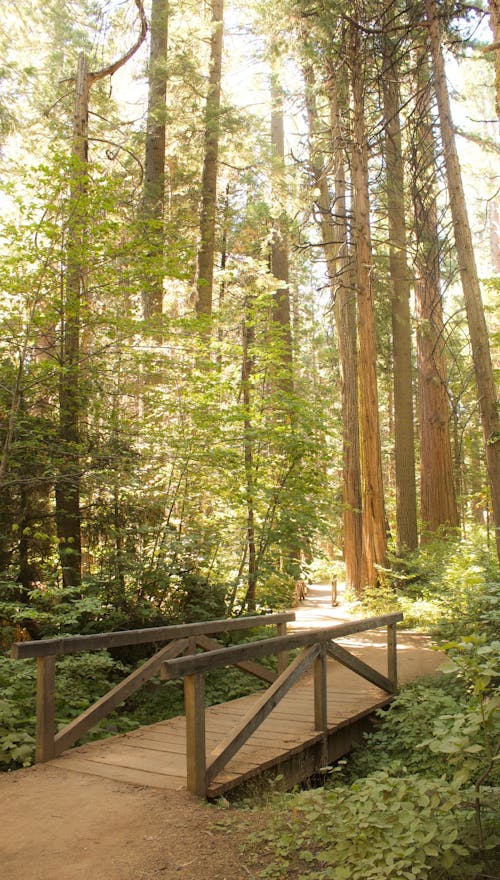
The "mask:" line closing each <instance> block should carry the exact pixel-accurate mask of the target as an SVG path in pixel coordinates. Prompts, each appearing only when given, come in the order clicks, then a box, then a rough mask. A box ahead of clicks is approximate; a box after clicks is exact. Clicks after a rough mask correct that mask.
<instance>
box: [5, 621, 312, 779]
mask: <svg viewBox="0 0 500 880" xmlns="http://www.w3.org/2000/svg"><path fill="white" fill-rule="evenodd" d="M292 620H295V612H293V611H287V612H281V613H279V614H265V615H264V614H263V615H258V616H253V617H238V618H230V619H224V620H210V621H201V622H198V623H189V624H180V625H175V626H160V627H151V628H149V629H136V630H121V631H119V632H108V633H97V634H95V635H88V636H69V637H67V638H66V637H64V638H57V639H42V640H40V641H33V642H15V644H14V645H13V646H12V649H11V656H12V658H13V659H15V660H24V659H27V658H30V657H31V658H36V660H37V689H36V747H35V760H36V762H42V761H50V760H51V759H52V758H55V757H57V756H58V755H60V754H61V752H63V751H65V749H68V748H69V747H70V746H72V745H73V744H74V743H75V742H76V741H77V740H78V739H80V738H81V737H82V736H83V735H84V734H85V733H87V731H89V730H90V729H91V728H92V727H94V726H95V725H96V724H97V723H98V722H99V721H101V720H102V719H103V718H105V717H106V716H107V715H109V714H110V712H112V711H113V710H114V709H115V708H116V707H117V706H118V705H119V704H120V703H122V702H123V701H124V700H126V699H127V697H130V696H131V695H132V694H133V693H135V691H137V690H138V689H139V688H140V687H142V685H143V684H145V683H146V682H147V681H149V679H150V678H152V677H153V676H154V675H156V674H157V673H158V672H159V671H160V670H161V667H162V664H163V663H164V662H165V661H166V660H169V659H171V658H178V657H180V656H181V655H182V654H189V655H192V654H194V653H195V652H196V650H197V649H198V648H202V649H203V650H204V651H210V652H212V653H216V652H217V651H214V649H217V650H220V649H221V646H220V644H219V642H217V641H216V640H215V639H214V638H210V636H212V637H213V636H215V635H220V634H221V633H222V634H225V633H230V632H235V631H239V630H246V629H253V628H256V627H263V626H276V627H277V631H278V635H279V636H280V637H284V635H285V633H286V625H287V623H288V622H289V621H292ZM264 641H265V640H264ZM148 643H150V644H154V643H163V647H162V648H160V650H158V651H157V652H156V653H155V654H154V655H153V656H152V657H151V658H150V659H149V660H146V662H145V663H143V664H142V665H141V666H139V667H138V669H136V670H134V672H132V673H131V674H130V675H128V676H127V677H126V678H125V679H123V681H121V682H119V684H117V685H116V686H115V687H113V688H112V689H111V690H109V691H108V692H107V693H106V694H104V696H102V697H101V698H100V699H99V700H97V701H96V702H95V703H93V704H92V705H91V706H89V708H88V709H86V710H85V712H82V714H81V715H79V716H78V717H77V718H74V719H73V720H72V721H70V722H69V724H66V725H65V727H63V728H62V729H61V730H59V731H57V732H56V722H55V685H56V659H57V657H58V656H59V657H60V656H66V655H67V654H76V653H80V652H87V651H98V650H103V649H107V648H116V647H124V646H126V645H143V644H148ZM165 643H167V644H165ZM286 662H287V658H286V656H285V655H284V654H282V655H281V657H280V658H279V665H278V671H280V670H281V669H283V668H285V666H286ZM236 665H237V666H238V667H239V668H240V669H243V670H244V671H245V672H249V673H250V674H252V675H255V676H257V677H258V678H261V679H263V680H264V681H267V682H272V681H274V680H275V679H276V678H277V675H278V674H277V673H276V672H274V671H273V670H271V669H269V668H268V667H266V666H263V665H262V664H261V663H256V662H255V661H254V660H252V659H246V658H243V659H242V660H241V661H238V662H237V663H236Z"/></svg>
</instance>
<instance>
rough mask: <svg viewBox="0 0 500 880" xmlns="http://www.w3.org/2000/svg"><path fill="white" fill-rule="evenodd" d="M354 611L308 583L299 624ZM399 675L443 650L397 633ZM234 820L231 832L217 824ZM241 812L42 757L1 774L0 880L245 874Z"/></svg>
mask: <svg viewBox="0 0 500 880" xmlns="http://www.w3.org/2000/svg"><path fill="white" fill-rule="evenodd" d="M349 616H350V611H349V608H348V607H346V606H345V605H340V606H338V607H335V608H332V607H331V601H330V596H329V593H328V590H327V589H326V588H325V587H317V586H314V587H312V588H310V590H309V593H308V596H307V598H306V601H305V602H304V603H303V605H302V606H301V608H300V609H298V613H297V618H298V620H297V623H296V626H297V627H300V628H305V627H319V626H329V625H332V624H334V623H335V622H341V621H342V620H345V619H347V618H348V617H349ZM349 642H350V646H351V647H352V648H354V650H356V648H358V647H359V648H360V649H362V650H363V654H364V656H365V657H366V654H365V653H364V652H365V651H366V650H370V649H371V651H373V654H374V656H375V655H376V654H377V653H378V652H379V651H382V650H383V648H384V646H385V632H384V631H380V632H375V633H362V634H361V635H360V636H355V637H351V638H350V639H349ZM398 644H399V646H400V650H399V652H398V653H399V670H400V680H401V681H407V680H409V679H411V678H416V677H420V676H421V675H426V674H428V673H430V672H433V671H435V670H436V669H437V668H438V666H439V665H440V663H441V659H442V658H441V657H440V655H439V654H437V653H436V652H435V651H433V650H432V649H431V648H430V645H429V641H428V640H427V639H426V638H425V637H424V636H422V635H420V634H417V633H400V634H399V636H398ZM231 819H233V821H230V827H231V831H229V830H228V828H227V827H220V823H221V820H222V822H227V820H231ZM245 822H246V819H245V818H244V817H243V816H242V814H241V813H237V812H236V811H232V810H227V811H224V812H221V811H220V810H218V809H217V807H213V806H208V805H206V804H203V803H200V802H199V801H198V800H197V799H196V798H194V797H193V796H192V795H190V794H188V793H187V792H185V791H160V790H157V789H152V788H143V787H138V786H134V785H125V784H123V783H117V782H113V781H112V780H108V779H103V778H98V777H93V776H88V775H87V776H81V775H79V774H78V773H74V772H72V771H70V770H62V769H60V768H58V767H57V768H56V767H53V766H51V765H50V764H48V765H38V766H36V767H31V768H29V769H27V770H19V771H16V772H14V773H8V774H3V775H0V877H1V878H2V880H26V877H29V878H30V880H156V878H163V880H174V878H176V880H240V878H241V880H242V878H246V877H251V876H253V874H252V872H251V870H250V869H249V868H248V867H247V866H246V865H245V863H244V859H243V858H242V855H241V847H243V846H244V843H245V840H246V839H247V836H248V828H247V827H246V825H245Z"/></svg>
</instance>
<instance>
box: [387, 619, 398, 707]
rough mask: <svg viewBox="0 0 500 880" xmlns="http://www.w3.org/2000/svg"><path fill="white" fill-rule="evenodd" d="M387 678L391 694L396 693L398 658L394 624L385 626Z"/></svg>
mask: <svg viewBox="0 0 500 880" xmlns="http://www.w3.org/2000/svg"><path fill="white" fill-rule="evenodd" d="M387 678H388V679H389V681H390V682H391V684H392V689H393V693H396V691H397V689H398V657H397V630H396V624H395V623H389V624H388V625H387Z"/></svg>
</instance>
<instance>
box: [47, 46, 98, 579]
mask: <svg viewBox="0 0 500 880" xmlns="http://www.w3.org/2000/svg"><path fill="white" fill-rule="evenodd" d="M89 92H90V74H89V70H88V65H87V61H86V59H85V56H84V55H83V54H82V55H80V57H79V59H78V68H77V74H76V80H75V107H74V116H73V139H72V146H71V159H72V168H71V192H70V208H69V224H68V236H67V263H66V284H65V295H64V303H63V314H62V316H61V324H62V337H61V364H60V380H59V448H60V455H61V465H60V468H59V475H58V479H57V481H56V486H55V496H56V526H57V538H58V542H59V557H60V560H61V568H62V576H63V585H64V586H65V587H77V588H78V587H80V584H81V578H82V573H81V559H82V543H81V512H80V483H81V472H80V424H79V422H80V411H81V406H82V400H81V392H80V305H81V299H82V297H83V296H84V292H85V272H86V261H85V256H84V246H85V232H86V226H87V206H86V194H87V178H88V113H89Z"/></svg>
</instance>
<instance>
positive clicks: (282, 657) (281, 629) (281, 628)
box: [277, 621, 289, 675]
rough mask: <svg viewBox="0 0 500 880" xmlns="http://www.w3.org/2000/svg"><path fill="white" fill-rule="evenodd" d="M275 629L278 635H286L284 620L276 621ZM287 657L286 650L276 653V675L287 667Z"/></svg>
mask: <svg viewBox="0 0 500 880" xmlns="http://www.w3.org/2000/svg"><path fill="white" fill-rule="evenodd" d="M277 629H278V635H279V636H286V621H285V622H284V623H278V624H277ZM288 659H289V658H288V651H280V653H279V654H278V675H281V673H282V672H284V671H285V669H286V668H287V666H288Z"/></svg>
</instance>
